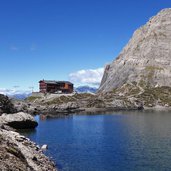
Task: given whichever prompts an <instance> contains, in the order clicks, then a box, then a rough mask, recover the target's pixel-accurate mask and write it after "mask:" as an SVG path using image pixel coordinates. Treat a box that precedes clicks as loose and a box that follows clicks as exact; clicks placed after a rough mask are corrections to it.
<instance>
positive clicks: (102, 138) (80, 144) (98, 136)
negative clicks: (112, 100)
mask: <svg viewBox="0 0 171 171" xmlns="http://www.w3.org/2000/svg"><path fill="white" fill-rule="evenodd" d="M35 118H36V120H37V121H38V123H39V125H38V127H37V128H36V129H35V130H34V131H33V130H32V131H28V130H27V131H24V132H22V134H24V135H25V136H27V137H28V138H30V139H31V140H33V141H34V142H36V143H37V144H39V145H43V144H47V145H48V149H47V150H46V151H45V154H46V155H48V156H49V157H50V158H52V160H53V161H54V162H55V163H56V166H57V168H58V170H59V171H153V170H154V171H160V170H161V171H163V170H164V171H167V170H168V171H170V170H171V164H170V160H171V112H161V111H119V112H110V113H100V114H98V113H97V114H93V115H88V114H84V113H83V114H81V115H80V114H79V115H77V114H72V115H69V116H65V117H55V118H44V119H42V118H41V117H40V116H36V117H35Z"/></svg>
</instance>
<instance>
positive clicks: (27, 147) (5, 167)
mask: <svg viewBox="0 0 171 171" xmlns="http://www.w3.org/2000/svg"><path fill="white" fill-rule="evenodd" d="M0 170H2V171H9V170H10V171H17V170H23V171H56V170H57V169H56V168H55V164H54V163H53V162H52V161H50V160H49V158H47V157H46V156H45V155H44V154H43V153H42V151H41V150H40V149H38V148H37V146H36V144H35V143H33V142H32V141H30V140H28V139H27V138H25V137H24V136H21V135H20V134H19V133H17V132H14V131H7V130H4V129H0Z"/></svg>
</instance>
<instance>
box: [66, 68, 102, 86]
mask: <svg viewBox="0 0 171 171" xmlns="http://www.w3.org/2000/svg"><path fill="white" fill-rule="evenodd" d="M103 72H104V68H97V69H87V70H84V69H83V70H79V71H76V72H74V73H71V74H69V80H70V81H71V82H73V83H74V84H79V85H81V84H84V85H85V84H86V85H96V86H98V85H99V84H100V82H101V79H102V76H103Z"/></svg>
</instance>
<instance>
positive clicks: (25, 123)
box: [0, 112, 38, 129]
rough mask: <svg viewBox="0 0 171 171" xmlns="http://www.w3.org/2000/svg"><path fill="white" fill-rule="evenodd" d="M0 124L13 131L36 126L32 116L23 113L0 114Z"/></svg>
mask: <svg viewBox="0 0 171 171" xmlns="http://www.w3.org/2000/svg"><path fill="white" fill-rule="evenodd" d="M0 123H2V124H4V125H8V126H10V127H12V128H15V129H31V128H35V127H36V126H37V125H38V123H37V122H36V121H35V119H34V117H33V116H31V115H30V114H27V113H24V112H19V113H15V114H2V116H0Z"/></svg>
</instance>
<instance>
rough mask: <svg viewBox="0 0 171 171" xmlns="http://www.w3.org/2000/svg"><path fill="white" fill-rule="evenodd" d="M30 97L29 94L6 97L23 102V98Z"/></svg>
mask: <svg viewBox="0 0 171 171" xmlns="http://www.w3.org/2000/svg"><path fill="white" fill-rule="evenodd" d="M30 95H31V93H20V94H13V95H8V96H9V97H10V98H13V99H18V100H24V99H25V98H27V97H28V96H30Z"/></svg>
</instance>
